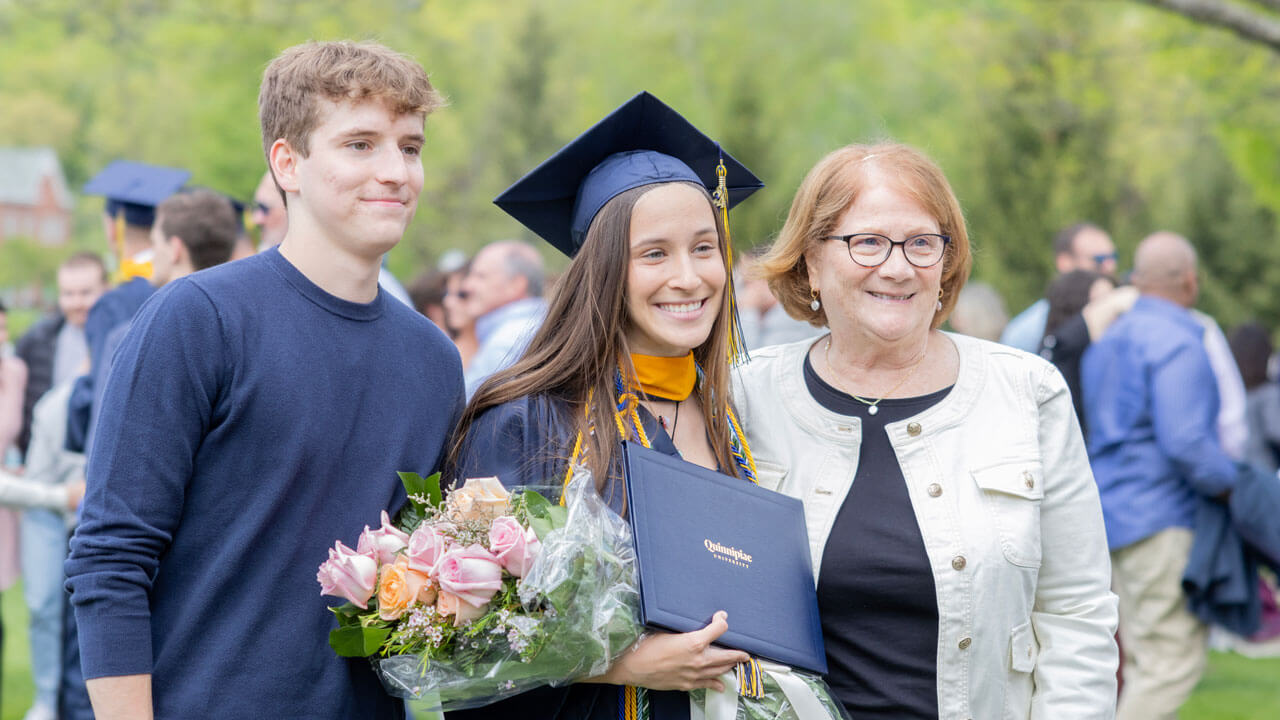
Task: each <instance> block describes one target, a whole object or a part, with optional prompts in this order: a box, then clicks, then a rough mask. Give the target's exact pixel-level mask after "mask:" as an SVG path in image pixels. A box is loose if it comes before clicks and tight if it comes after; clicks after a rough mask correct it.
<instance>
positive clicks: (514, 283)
mask: <svg viewBox="0 0 1280 720" xmlns="http://www.w3.org/2000/svg"><path fill="white" fill-rule="evenodd" d="M510 282H511V291H510V294H511V298H512V300H520V299H521V298H526V297H529V278H527V277H525V276H524V275H512V276H511V280H510Z"/></svg>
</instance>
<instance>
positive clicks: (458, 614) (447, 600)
mask: <svg viewBox="0 0 1280 720" xmlns="http://www.w3.org/2000/svg"><path fill="white" fill-rule="evenodd" d="M436 612H438V613H440V614H441V615H452V616H453V626H454V627H459V626H461V625H465V624H466V623H469V622H471V621H472V620H475V619H476V618H478V617H480V616H481V615H484V605H481V606H480V607H476V606H475V605H472V604H471V603H469V602H467V601H466V600H463V599H461V598H459V597H458V596H457V595H454V594H453V593H451V592H445V591H444V590H441V591H440V596H439V598H437V599H436Z"/></svg>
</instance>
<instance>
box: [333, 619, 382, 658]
mask: <svg viewBox="0 0 1280 720" xmlns="http://www.w3.org/2000/svg"><path fill="white" fill-rule="evenodd" d="M390 634H391V630H390V628H384V627H362V626H360V625H347V626H344V627H340V628H337V629H336V630H332V631H330V632H329V647H331V648H333V651H334V652H336V653H337V654H339V655H341V656H342V657H369V656H370V655H373V654H374V653H376V652H378V650H380V649H381V648H382V643H383V642H385V641H386V639H387V636H388V635H390Z"/></svg>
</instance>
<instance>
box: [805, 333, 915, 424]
mask: <svg viewBox="0 0 1280 720" xmlns="http://www.w3.org/2000/svg"><path fill="white" fill-rule="evenodd" d="M928 354H929V344H928V341H927V340H926V341H925V346H924V352H922V353H920V358H919V359H918V360H916V362H915V364H914V365H912V366H911V369H910V370H908V371H907V374H906V375H905V376H904V377H903V378H902V379H901V380H899V381H898V384H897V385H894V386H893V387H891V388H889V392H887V393H885V394H884V396H883V397H880V398H877V399H875V400H868V399H867V398H864V397H859V396H858V395H854V394H853V393H851V392H849V391H848V390H845V389H844V388H843V387H840V386H839V384H836V389H837V390H839V391H840V392H843V393H844V394H846V395H848V396H849V397H851V398H853V399H854V400H857V401H858V402H860V403H862V404H863V405H866V406H867V414H868V415H875V414H876V413H878V412H880V408H879V407H877V406H878V405H879V404H880V401H881V400H884V399H885V398H887V397H889V396H890V395H892V394H893V393H894V392H895V391H896V390H897V389H898V388H900V387H902V386H903V385H905V384H906V382H907V381H908V380H910V379H911V376H912V375H914V374H915V373H916V368H918V367H920V363H922V362H924V356H925V355H928ZM822 360H823V362H825V363H826V364H827V369H828V370H830V371H831V380H832V382H833V383H835V380H836V377H837V375H838V373H836V369H835V367H833V366H832V365H831V335H830V334H828V335H827V346H826V348H824V349H823V351H822Z"/></svg>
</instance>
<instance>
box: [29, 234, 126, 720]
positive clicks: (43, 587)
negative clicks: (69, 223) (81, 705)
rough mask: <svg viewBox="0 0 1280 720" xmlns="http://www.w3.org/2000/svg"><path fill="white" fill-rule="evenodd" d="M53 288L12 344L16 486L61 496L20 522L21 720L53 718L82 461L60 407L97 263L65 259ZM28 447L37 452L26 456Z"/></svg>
mask: <svg viewBox="0 0 1280 720" xmlns="http://www.w3.org/2000/svg"><path fill="white" fill-rule="evenodd" d="M57 284H58V310H57V312H55V313H54V314H52V315H49V316H47V317H45V318H43V319H41V320H40V321H39V322H37V323H36V324H35V325H34V326H32V328H31V329H30V330H29V331H27V333H26V334H25V335H23V337H22V339H21V340H19V341H18V354H19V355H21V356H22V357H23V358H24V359H25V360H26V361H27V367H28V368H29V378H28V381H27V392H26V396H25V399H24V401H23V430H22V435H21V436H20V437H19V444H20V448H21V450H22V452H23V457H24V461H25V462H26V465H27V468H26V476H25V478H24V480H25V481H26V482H27V483H28V484H29V487H30V489H32V490H33V491H36V492H40V493H44V494H46V495H48V496H49V497H50V499H51V500H57V499H58V498H59V497H61V502H54V503H52V504H49V505H46V506H44V507H43V508H32V509H29V510H27V511H26V512H24V513H23V516H22V530H21V536H22V541H21V558H22V575H23V587H22V594H23V599H24V600H25V602H26V604H27V612H28V615H29V617H30V634H29V644H30V646H31V675H32V680H33V681H34V683H35V689H36V693H35V698H34V702H33V705H32V707H31V709H30V710H28V712H27V715H26V718H25V720H48V719H51V718H55V717H56V716H57V706H58V687H59V681H60V676H61V672H62V615H63V609H64V607H65V604H66V603H65V597H64V595H65V591H64V590H63V588H62V581H63V574H62V561H63V560H64V559H65V558H66V554H67V517H66V515H65V513H64V511H65V510H67V509H74V508H75V506H76V505H78V504H79V498H80V497H81V496H83V494H84V482H83V472H84V471H83V462H84V456H83V455H82V454H81V453H78V452H71V451H67V450H65V449H64V447H63V446H64V444H65V442H66V422H67V403H68V401H69V400H70V396H71V388H72V383H73V382H74V380H75V378H76V376H78V375H80V374H82V373H83V372H84V371H85V370H86V369H87V368H88V365H89V347H88V343H87V342H86V340H85V330H84V328H85V323H86V322H87V321H88V319H89V310H90V308H92V307H93V305H94V303H96V302H97V301H98V298H100V297H101V296H102V294H103V293H104V292H105V291H106V290H107V271H106V267H105V266H104V265H103V262H102V258H101V257H100V256H98V255H97V254H96V253H89V252H83V253H76V254H75V255H72V256H71V257H69V258H67V260H66V261H64V262H63V263H62V265H61V266H59V268H58V275H57ZM55 389H56V392H55ZM59 404H60V407H59V406H58V405H59ZM55 425H60V427H56V428H55V427H54V426H55ZM37 433H39V434H40V435H41V437H37ZM32 445H36V446H39V447H41V448H43V449H40V450H37V451H32Z"/></svg>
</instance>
